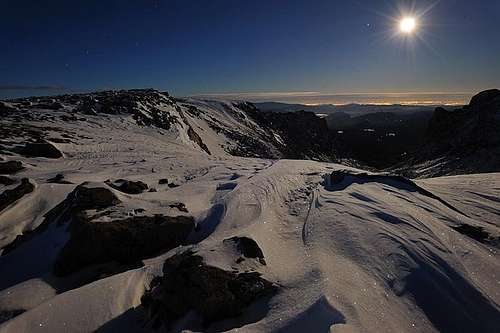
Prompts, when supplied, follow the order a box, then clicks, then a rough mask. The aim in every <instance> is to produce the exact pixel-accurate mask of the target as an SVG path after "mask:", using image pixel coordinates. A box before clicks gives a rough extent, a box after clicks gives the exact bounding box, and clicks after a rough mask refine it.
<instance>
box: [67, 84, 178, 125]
mask: <svg viewBox="0 0 500 333" xmlns="http://www.w3.org/2000/svg"><path fill="white" fill-rule="evenodd" d="M160 104H166V105H172V106H173V105H174V104H175V102H174V101H173V100H172V98H171V97H170V96H168V94H167V93H160V92H158V91H156V90H153V89H132V90H119V91H100V92H95V93H92V94H87V95H85V96H84V97H83V98H81V101H80V105H79V106H78V108H77V112H81V113H84V114H88V115H97V114H101V113H104V114H113V115H117V114H129V115H132V118H133V119H134V120H135V121H136V122H137V124H138V125H140V126H155V127H158V128H162V129H170V128H171V127H172V125H173V124H176V123H178V119H177V117H176V116H175V115H173V114H171V113H170V112H168V111H167V110H164V109H160V108H159V106H160ZM141 105H142V106H143V107H144V108H141Z"/></svg>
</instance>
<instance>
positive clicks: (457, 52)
mask: <svg viewBox="0 0 500 333" xmlns="http://www.w3.org/2000/svg"><path fill="white" fill-rule="evenodd" d="M405 15H411V16H416V17H417V21H418V26H417V29H416V32H415V33H414V34H412V35H409V36H408V35H402V34H401V33H400V32H398V29H397V28H398V20H399V19H400V18H401V17H402V16H405ZM0 41H1V52H0V97H14V96H21V95H41V94H53V93H65V92H73V91H89V90H97V89H108V88H112V89H119V88H140V87H154V88H157V89H161V90H168V91H169V92H171V93H173V94H175V95H179V96H180V95H193V94H212V93H240V92H241V93H243V92H250V93H256V92H258V93H262V92H321V93H332V94H335V93H339V94H340V93H341V94H351V93H379V92H380V93H388V92H448V93H451V92H453V93H459V92H460V93H462V92H463V93H469V92H476V91H479V90H482V89H486V88H492V87H497V88H500V1H499V0H475V1H470V0H441V1H420V0H419V1H414V2H410V1H392V0H384V1H377V0H359V1H346V0H343V1H336V0H322V1H291V0H287V1H272V0H253V1H243V0H241V1H239V0H198V1H192V0H180V1H167V0H156V1H151V0H140V1H139V0H135V1H134V0H130V1H124V0H121V1H105V0H100V1H93V0H85V1H83V0H80V1H78V0H75V1H68V0H65V1H50V0H47V1H40V0H32V1H24V0H0Z"/></svg>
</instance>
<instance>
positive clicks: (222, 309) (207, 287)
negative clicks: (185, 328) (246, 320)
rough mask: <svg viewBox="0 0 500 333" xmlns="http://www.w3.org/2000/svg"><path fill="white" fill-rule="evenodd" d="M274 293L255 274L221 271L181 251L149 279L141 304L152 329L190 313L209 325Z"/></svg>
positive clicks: (234, 314)
mask: <svg viewBox="0 0 500 333" xmlns="http://www.w3.org/2000/svg"><path fill="white" fill-rule="evenodd" d="M276 291H277V287H276V286H275V285H274V284H272V283H271V282H269V281H267V280H265V279H263V278H262V277H261V276H260V273H258V272H252V273H235V272H230V271H225V270H223V269H220V268H218V267H213V266H209V265H207V264H205V263H204V262H203V258H202V257H201V256H198V255H195V254H193V253H192V252H185V253H182V254H178V255H175V256H174V257H171V258H169V259H167V260H166V261H165V264H164V265H163V277H158V278H156V279H155V280H153V282H152V285H151V290H149V291H147V292H146V293H145V294H144V296H143V297H142V298H141V303H142V305H143V306H144V308H145V309H146V316H147V317H148V318H147V319H148V320H149V321H152V322H153V327H161V326H164V327H165V328H168V327H169V326H170V325H172V324H173V323H174V322H175V320H177V319H179V318H181V317H182V316H184V315H185V314H186V313H188V312H189V311H191V310H195V311H196V312H197V313H198V314H199V315H200V316H201V317H202V318H203V320H204V325H209V324H210V323H212V322H214V321H217V320H222V319H225V318H230V317H235V316H238V315H240V314H242V313H243V311H244V309H245V308H246V307H247V306H249V305H250V304H251V303H252V302H254V301H256V300H257V299H259V298H261V297H265V296H270V295H272V294H274V293H275V292H276Z"/></svg>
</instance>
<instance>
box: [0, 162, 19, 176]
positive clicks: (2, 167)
mask: <svg viewBox="0 0 500 333" xmlns="http://www.w3.org/2000/svg"><path fill="white" fill-rule="evenodd" d="M22 169H24V167H23V164H22V163H21V162H19V161H7V162H0V174H11V173H16V172H18V171H21V170H22Z"/></svg>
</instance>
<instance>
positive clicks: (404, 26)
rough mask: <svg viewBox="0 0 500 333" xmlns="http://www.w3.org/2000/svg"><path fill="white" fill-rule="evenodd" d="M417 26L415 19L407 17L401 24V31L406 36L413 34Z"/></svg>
mask: <svg viewBox="0 0 500 333" xmlns="http://www.w3.org/2000/svg"><path fill="white" fill-rule="evenodd" d="M416 26H417V22H416V21H415V19H414V18H413V17H405V18H403V19H402V20H401V21H400V22H399V30H401V32H403V33H405V34H411V33H412V32H413V31H414V30H415V28H416Z"/></svg>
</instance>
